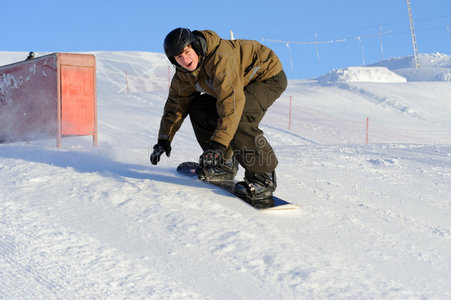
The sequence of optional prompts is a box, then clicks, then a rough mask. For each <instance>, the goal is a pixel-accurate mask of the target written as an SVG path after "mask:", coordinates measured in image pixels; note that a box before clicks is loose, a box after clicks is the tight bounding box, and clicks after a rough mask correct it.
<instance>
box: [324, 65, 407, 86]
mask: <svg viewBox="0 0 451 300" xmlns="http://www.w3.org/2000/svg"><path fill="white" fill-rule="evenodd" d="M318 81H319V82H320V83H331V82H385V83H387V82H406V81H407V80H406V78H404V77H402V76H400V75H398V74H396V73H394V72H392V71H390V70H389V69H387V68H386V67H348V68H345V69H338V70H332V71H330V72H329V73H327V74H325V75H323V76H321V77H319V78H318Z"/></svg>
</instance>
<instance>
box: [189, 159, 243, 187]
mask: <svg viewBox="0 0 451 300" xmlns="http://www.w3.org/2000/svg"><path fill="white" fill-rule="evenodd" d="M237 172H238V161H236V160H235V159H234V158H233V157H232V158H230V159H228V160H225V161H224V163H223V164H222V165H221V166H216V167H207V168H200V167H199V168H198V169H197V170H196V173H197V176H198V177H199V179H200V180H204V181H225V180H233V178H235V175H236V173H237Z"/></svg>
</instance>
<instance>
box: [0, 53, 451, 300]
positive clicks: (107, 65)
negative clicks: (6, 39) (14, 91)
mask: <svg viewBox="0 0 451 300" xmlns="http://www.w3.org/2000/svg"><path fill="white" fill-rule="evenodd" d="M94 54H95V55H96V59H97V84H98V91H97V93H98V94H97V97H98V127H99V146H98V147H97V148H93V147H92V146H91V139H90V138H88V137H72V138H66V139H64V140H63V147H62V148H61V149H56V148H55V140H39V141H31V142H29V143H12V144H0V299H80V298H94V299H124V298H130V299H305V298H307V299H309V298H310V299H311V298H316V299H318V298H321V299H322V298H335V299H336V298H338V299H343V298H358V299H363V298H365V299H372V298H373V299H374V298H378V299H381V298H383V299H393V298H397V299H399V298H408V299H418V298H432V299H447V298H450V297H451V289H450V287H449V282H450V281H451V272H450V269H451V254H450V253H451V251H450V250H451V218H450V215H451V199H450V196H449V191H450V187H451V184H450V182H451V181H450V179H451V168H450V167H451V139H450V132H451V122H450V121H449V120H450V119H451V102H450V97H449V95H451V85H450V82H449V81H450V79H449V77H447V76H448V75H446V74H449V70H450V69H451V67H450V65H449V61H450V58H449V56H447V55H437V54H431V55H425V56H423V58H425V59H426V60H427V61H429V62H430V64H431V65H429V67H428V68H427V69H424V72H423V69H420V70H416V69H414V68H412V65H411V64H410V61H411V60H410V59H409V58H398V59H394V60H388V61H384V62H381V63H379V64H377V66H375V67H377V69H370V68H356V67H350V68H347V69H346V70H345V69H344V70H333V71H331V73H329V74H325V75H324V76H323V77H320V78H312V79H308V80H290V81H289V86H288V88H287V91H286V92H285V93H284V94H283V96H282V97H281V98H280V99H279V100H278V101H277V102H276V103H275V104H274V105H273V107H271V109H270V110H269V111H268V113H267V115H266V117H265V119H264V120H263V122H262V125H261V128H262V129H263V130H264V131H265V135H266V136H267V138H268V140H269V141H270V142H271V144H272V145H273V146H274V149H275V151H276V153H277V155H278V158H279V161H280V164H279V166H278V168H277V174H278V190H277V192H276V194H277V195H278V196H280V197H282V198H285V199H288V200H290V201H291V202H293V203H295V204H298V205H299V206H300V207H301V210H300V211H299V212H291V213H286V212H285V213H272V214H264V213H261V212H258V211H256V210H254V209H252V208H251V207H249V206H248V205H246V204H243V203H241V202H240V201H237V200H236V199H233V198H231V197H229V196H227V195H226V194H225V193H223V192H221V191H218V190H215V189H212V188H210V187H207V186H205V185H204V184H202V183H200V182H195V181H192V180H190V179H186V178H183V177H180V176H179V175H178V174H177V173H176V172H175V167H176V166H177V165H178V164H179V163H181V162H183V161H187V160H196V159H198V157H199V155H200V153H201V150H200V148H199V146H198V145H197V144H196V142H195V141H194V135H193V134H192V130H191V125H190V124H189V121H188V120H187V121H186V122H185V123H184V125H183V126H182V129H181V130H180V131H179V132H178V133H177V136H176V138H175V140H174V143H173V151H172V155H171V157H170V158H169V159H168V158H166V157H163V158H162V161H161V163H160V164H159V165H158V166H151V165H150V163H149V154H150V151H151V148H152V146H153V144H154V143H155V142H156V135H157V132H158V126H159V122H160V117H161V113H162V109H163V105H164V101H165V97H166V93H167V89H168V77H170V76H171V75H172V72H173V71H172V69H171V68H168V66H169V65H168V62H167V59H166V57H165V56H164V55H163V54H157V53H145V52H94ZM38 55H39V53H38ZM24 57H26V53H11V52H0V65H2V64H7V63H11V62H14V61H18V60H21V59H23V58H24ZM439 58H440V59H439ZM433 59H435V60H433ZM434 68H439V69H440V70H439V72H437V73H436V75H437V76H435V75H431V69H434ZM422 72H423V73H422ZM447 72H448V73H447ZM412 74H414V75H412ZM439 74H441V75H439ZM400 77H402V78H404V79H405V80H403V79H401V80H399V79H400ZM434 78H435V79H434ZM433 79H434V80H433ZM290 98H291V123H289V109H290ZM0 108H1V107H0ZM367 119H368V124H369V130H368V133H369V135H368V138H369V143H368V144H366V124H367V123H366V122H367ZM242 172H243V171H242V170H240V173H239V176H240V177H242V176H243V174H242Z"/></svg>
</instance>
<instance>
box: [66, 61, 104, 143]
mask: <svg viewBox="0 0 451 300" xmlns="http://www.w3.org/2000/svg"><path fill="white" fill-rule="evenodd" d="M60 72H61V108H62V109H61V120H62V123H61V126H62V128H61V130H62V134H63V135H92V134H94V133H95V131H96V126H95V124H96V120H95V119H96V113H95V110H96V105H95V100H96V99H95V73H94V71H93V68H92V67H84V66H71V65H61V71H60Z"/></svg>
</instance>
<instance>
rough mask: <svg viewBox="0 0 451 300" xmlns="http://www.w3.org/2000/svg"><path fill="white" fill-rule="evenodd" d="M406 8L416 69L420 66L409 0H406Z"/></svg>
mask: <svg viewBox="0 0 451 300" xmlns="http://www.w3.org/2000/svg"><path fill="white" fill-rule="evenodd" d="M407 9H408V11H409V20H410V34H411V35H412V45H413V55H414V57H415V66H416V68H417V69H418V68H419V67H420V63H419V62H418V49H417V40H416V38H415V28H414V26H413V17H412V8H411V7H410V0H407Z"/></svg>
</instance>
